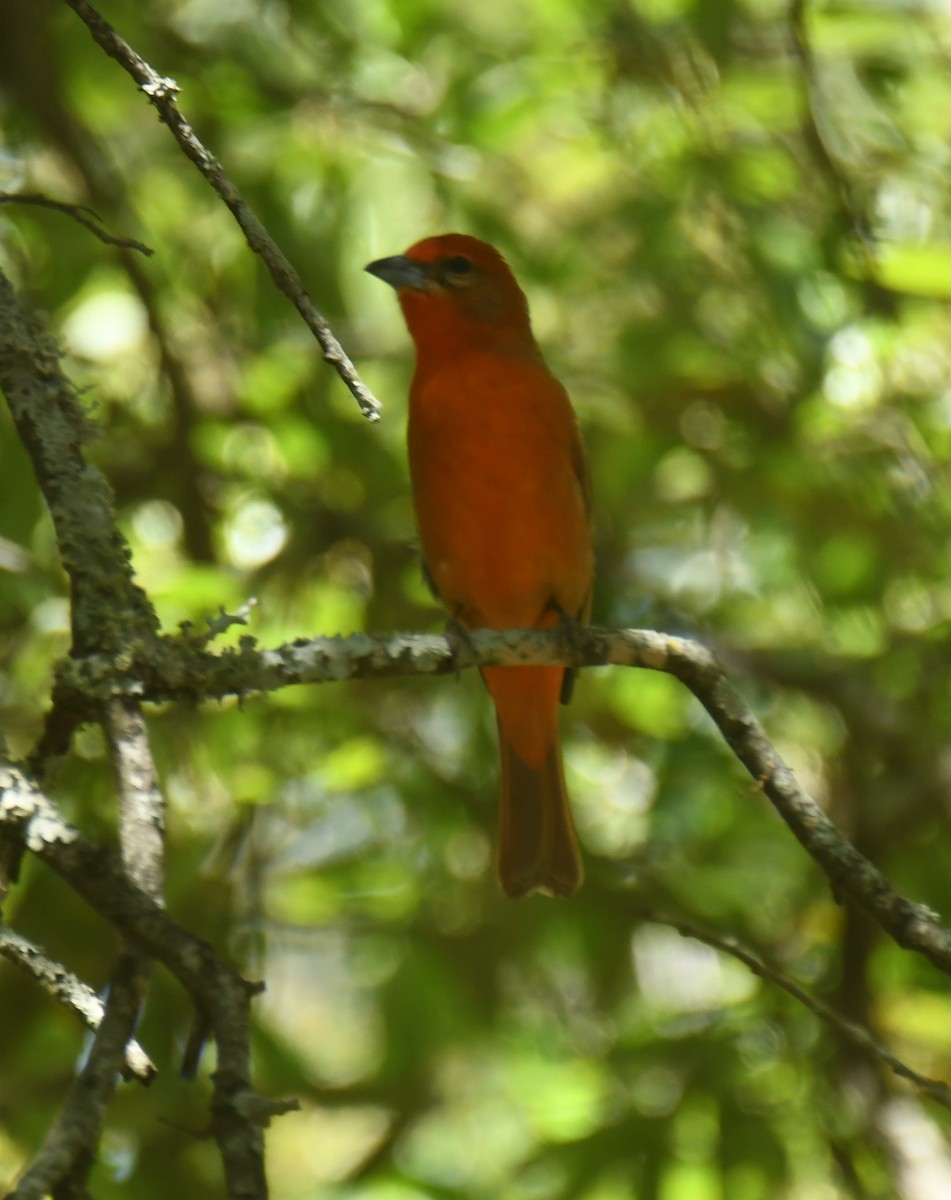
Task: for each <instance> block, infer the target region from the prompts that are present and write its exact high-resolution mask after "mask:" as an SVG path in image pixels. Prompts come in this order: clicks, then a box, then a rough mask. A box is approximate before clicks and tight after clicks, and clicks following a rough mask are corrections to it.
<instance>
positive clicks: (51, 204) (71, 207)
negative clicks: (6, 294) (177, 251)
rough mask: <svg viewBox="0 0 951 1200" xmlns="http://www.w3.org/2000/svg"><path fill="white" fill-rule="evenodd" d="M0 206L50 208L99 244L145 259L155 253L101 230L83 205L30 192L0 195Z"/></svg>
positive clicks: (135, 242) (95, 217)
mask: <svg viewBox="0 0 951 1200" xmlns="http://www.w3.org/2000/svg"><path fill="white" fill-rule="evenodd" d="M0 204H33V205H35V206H36V207H38V208H51V209H53V211H54V212H61V213H66V215H67V216H68V217H72V218H73V220H74V221H78V222H79V224H80V225H82V226H83V228H84V229H88V230H89V232H90V233H93V234H95V236H96V237H97V238H98V239H99V240H100V242H105V244H106V245H107V246H118V247H119V248H120V249H123V250H138V252H139V253H140V254H144V255H145V256H146V258H148V257H149V255H151V254H154V253H155V251H154V250H152V249H151V248H150V247H149V246H146V245H144V244H143V243H142V242H137V241H136V240H135V239H134V238H126V237H116V235H115V234H114V233H109V231H108V230H106V229H103V227H102V226H101V225H100V224H99V217H98V214H97V213H95V212H93V210H92V209H91V208H87V207H86V205H85V204H67V203H66V202H65V201H64V200H51V199H50V198H49V196H42V195H39V194H37V193H32V192H30V193H27V192H16V193H13V194H9V193H0Z"/></svg>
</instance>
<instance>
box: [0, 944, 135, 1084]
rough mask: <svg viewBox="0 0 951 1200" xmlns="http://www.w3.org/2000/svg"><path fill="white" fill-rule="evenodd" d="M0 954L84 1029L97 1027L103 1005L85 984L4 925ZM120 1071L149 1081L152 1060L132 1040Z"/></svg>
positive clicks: (103, 1010) (103, 1008)
mask: <svg viewBox="0 0 951 1200" xmlns="http://www.w3.org/2000/svg"><path fill="white" fill-rule="evenodd" d="M0 955H2V956H3V958H5V959H6V960H7V962H10V963H13V964H14V965H15V966H17V967H19V968H20V969H21V970H22V971H25V972H26V973H27V974H28V975H29V976H30V977H31V978H32V979H35V980H36V982H37V983H38V984H39V986H40V987H41V988H42V989H43V991H44V992H46V994H47V995H48V996H50V997H51V998H52V999H53V1000H55V1001H57V1003H59V1004H62V1005H63V1007H64V1008H66V1009H68V1010H69V1011H70V1012H72V1013H75V1014H76V1016H77V1017H79V1019H80V1020H81V1021H82V1022H83V1024H84V1025H85V1026H86V1027H87V1028H88V1029H92V1030H96V1029H98V1028H99V1026H100V1024H101V1023H102V1015H103V1013H104V1012H105V1005H104V1004H103V1002H102V1000H100V998H99V997H98V996H97V995H96V993H95V992H94V991H93V990H92V988H91V987H90V986H89V984H88V983H83V981H82V980H81V979H80V978H79V977H78V976H76V975H74V974H73V973H72V971H68V970H67V969H66V967H64V966H63V964H62V963H58V962H55V961H54V960H53V959H52V958H50V956H49V955H48V954H47V953H46V952H45V951H44V950H42V949H41V948H40V947H39V946H37V945H35V944H34V943H33V942H31V941H29V940H28V939H27V938H25V937H22V936H21V935H20V934H19V933H16V932H15V931H14V930H12V929H8V928H7V927H6V926H5V925H0ZM124 1074H125V1075H127V1076H128V1077H130V1078H133V1079H137V1080H138V1081H139V1082H140V1083H150V1082H151V1081H152V1079H153V1078H154V1077H155V1066H154V1064H153V1063H152V1061H151V1059H150V1058H149V1056H148V1055H147V1054H146V1053H145V1051H144V1050H143V1049H142V1047H141V1046H140V1045H139V1043H138V1042H136V1041H134V1040H133V1041H130V1042H129V1043H128V1045H127V1046H126V1048H125V1068H124Z"/></svg>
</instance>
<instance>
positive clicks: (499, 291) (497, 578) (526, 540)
mask: <svg viewBox="0 0 951 1200" xmlns="http://www.w3.org/2000/svg"><path fill="white" fill-rule="evenodd" d="M367 270H368V271H370V272H371V273H372V274H374V275H377V276H378V277H379V278H381V279H384V280H385V281H386V282H387V283H389V284H391V285H392V286H393V287H394V288H396V290H397V293H398V296H399V301H400V306H401V307H402V309H403V314H404V316H405V318H406V324H407V326H408V327H409V331H410V334H411V335H412V337H413V341H414V342H415V344H416V372H415V375H414V377H413V383H412V386H411V388H410V397H409V431H408V438H409V464H410V475H411V478H412V485H413V501H414V505H415V509H416V517H417V521H418V523H419V532H420V537H421V539H422V543H423V552H424V554H425V558H426V563H427V567H428V570H429V574H430V576H431V578H432V581H433V583H434V585H435V588H436V590H437V591H438V593H439V596H440V598H441V599H442V601H443V602H444V604H445V605H446V607H447V608H448V610H449V613H450V616H451V617H452V618H453V619H454V620H457V621H459V622H460V623H461V624H462V625H464V626H466V627H468V628H471V629H478V628H489V629H509V628H522V629H531V628H544V627H550V626H553V625H556V624H557V623H558V621H559V618H560V616H561V615H562V614H564V615H565V616H567V617H570V618H576V619H578V620H581V621H585V620H587V618H588V614H589V612H590V607H591V585H592V577H593V570H594V565H593V556H592V550H591V538H590V531H589V507H590V486H589V480H588V471H587V464H586V459H585V453H584V446H583V443H582V441H581V435H580V433H579V431H578V425H577V422H576V420H575V415H574V412H573V411H572V408H571V402H570V401H569V399H568V395H567V393H566V392H565V389H564V388H563V387H562V386H561V384H560V383H559V382H558V380H557V379H555V378H554V376H553V375H552V374H551V372H550V371H549V370H548V367H547V366H546V365H545V361H544V359H543V358H542V355H541V351H540V350H539V348H538V345H537V343H536V341H535V338H534V336H533V334H532V328H531V323H530V321H529V315H528V304H527V302H526V300H525V296H524V295H523V293H522V291H521V289H520V288H519V286H518V284H517V282H516V281H515V277H514V276H513V275H512V272H511V271H510V270H509V267H508V266H507V264H506V262H505V260H504V259H503V258H502V256H501V255H500V254H499V253H498V251H497V250H495V249H494V248H493V247H492V246H489V245H487V244H486V243H485V242H481V241H479V240H478V239H477V238H473V237H468V236H466V235H464V234H458V233H449V234H443V235H442V236H440V237H433V238H427V239H425V240H424V241H421V242H417V243H416V245H414V246H411V247H410V249H409V250H407V251H406V253H405V254H403V255H396V256H394V257H393V258H386V259H380V260H379V261H377V262H374V263H371V264H370V265H369V266H368V268H367ZM482 674H483V677H484V679H485V682H486V685H487V686H488V689H489V692H490V693H491V695H492V699H493V701H494V702H495V708H496V715H497V718H498V729H499V750H500V755H501V761H502V779H501V825H500V835H499V857H498V867H499V879H500V881H501V884H502V887H503V889H504V890H505V892H506V893H507V894H508V895H509V896H513V897H514V896H523V895H526V894H528V893H529V892H532V891H542V892H547V893H548V894H550V895H557V896H569V895H571V893H572V892H574V891H575V890H576V889H577V888H578V886H579V885H580V883H581V879H582V868H581V857H580V853H579V850H578V841H577V837H576V835H575V831H574V826H573V824H572V820H571V813H570V810H569V807H568V798H567V794H566V791H565V781H564V773H563V770H562V765H561V749H560V746H559V741H558V704H559V698H560V697H561V695H562V694H563V690H564V691H565V692H566V691H567V689H566V688H565V668H564V667H486V668H485V669H484V670H483V672H482Z"/></svg>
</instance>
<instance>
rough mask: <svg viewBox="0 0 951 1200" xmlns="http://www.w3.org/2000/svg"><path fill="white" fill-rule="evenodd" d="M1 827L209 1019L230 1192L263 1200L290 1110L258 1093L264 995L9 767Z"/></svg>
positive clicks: (2, 773) (2, 780)
mask: <svg viewBox="0 0 951 1200" xmlns="http://www.w3.org/2000/svg"><path fill="white" fill-rule="evenodd" d="M0 827H6V828H8V829H10V830H11V831H14V832H16V833H17V834H18V835H19V836H20V837H21V838H22V840H23V842H24V844H25V845H26V847H27V849H28V850H29V851H30V852H31V853H33V854H35V855H36V856H37V857H38V858H39V859H41V860H42V861H43V862H44V863H46V864H47V866H49V867H50V868H51V869H52V870H53V871H55V872H56V873H57V874H58V875H60V876H61V877H62V878H63V879H65V880H66V882H67V883H69V885H70V886H71V887H72V888H73V890H74V891H75V892H76V893H77V894H78V895H80V896H82V897H83V899H84V900H85V901H86V902H87V903H88V904H89V906H90V907H91V908H92V909H93V910H94V911H95V912H97V913H98V914H99V915H100V916H101V917H102V918H103V919H104V920H105V921H107V922H108V923H109V924H110V925H112V926H113V928H115V929H117V930H118V931H119V933H120V934H121V935H122V936H123V937H124V938H126V939H127V940H128V941H129V942H130V943H131V944H132V945H134V946H135V947H136V948H137V949H138V950H139V951H140V952H141V953H143V954H145V955H147V956H148V957H149V958H152V959H154V960H156V961H158V962H160V963H162V964H163V965H164V966H165V967H167V968H168V970H169V971H171V972H172V974H173V975H175V976H176V978H177V979H178V980H179V981H180V982H181V984H182V986H183V987H184V988H185V989H186V990H187V991H188V993H189V995H190V996H191V998H192V1000H193V1001H194V1003H195V1004H196V1005H197V1006H198V1007H199V1008H200V1009H201V1011H202V1012H203V1013H205V1014H206V1015H207V1017H208V1020H209V1024H210V1026H211V1029H212V1032H213V1034H214V1038H215V1044H216V1047H217V1052H218V1065H217V1070H216V1071H215V1074H214V1076H213V1077H212V1078H213V1084H214V1095H213V1101H212V1131H213V1133H214V1136H215V1138H216V1140H217V1142H218V1146H219V1149H220V1151H221V1157H222V1161H223V1163H224V1167H225V1179H226V1183H227V1188H228V1195H229V1196H231V1197H241V1198H242V1200H256V1198H258V1197H262V1198H263V1197H264V1196H265V1195H266V1194H267V1189H266V1183H265V1177H264V1148H263V1132H262V1129H263V1125H264V1124H266V1121H267V1118H268V1117H269V1116H270V1115H273V1114H274V1113H275V1112H277V1111H281V1110H282V1109H283V1108H286V1105H284V1104H283V1103H276V1104H273V1105H272V1104H271V1102H270V1101H268V1100H266V1099H264V1098H263V1097H260V1096H257V1095H256V1094H255V1093H254V1092H253V1090H252V1088H251V1081H250V1059H251V1052H250V1004H251V998H252V996H253V995H254V994H255V993H256V992H257V991H258V990H259V989H258V988H257V987H256V986H255V985H252V984H249V983H247V982H246V981H245V980H243V979H242V978H241V977H240V976H239V975H238V974H236V972H234V971H233V970H232V969H231V968H230V967H229V966H227V965H226V964H225V963H223V962H222V961H221V960H220V959H219V957H218V955H217V954H216V953H215V950H214V948H213V947H212V946H210V945H209V944H208V943H207V942H204V941H202V940H201V939H200V938H197V937H195V935H194V934H192V933H189V932H188V930H186V929H184V928H182V927H181V926H180V925H178V924H177V923H176V922H175V921H173V920H172V918H171V917H170V916H169V915H168V914H167V913H166V912H164V911H163V910H162V909H161V908H160V907H159V906H158V904H156V903H155V901H154V900H153V899H152V898H151V897H150V896H148V895H147V894H146V893H145V892H143V891H142V890H141V889H140V888H138V887H137V886H136V885H135V884H134V883H133V882H132V881H131V880H130V879H129V878H128V876H127V875H126V872H125V869H124V868H123V865H122V863H121V862H120V861H119V859H118V858H116V857H114V856H113V855H111V854H110V853H109V852H108V851H106V850H104V849H102V848H101V847H99V846H96V845H93V843H91V842H89V841H87V840H86V839H85V838H84V837H82V835H81V834H80V833H79V831H78V830H76V829H75V828H73V826H71V825H70V824H68V822H66V821H65V820H64V818H63V817H62V815H61V814H60V812H59V810H58V809H57V807H56V806H55V805H54V804H53V802H52V801H51V800H50V799H49V798H48V797H47V796H45V795H44V794H43V793H42V792H41V791H40V789H39V788H38V787H36V785H35V784H34V783H33V781H32V780H30V779H29V778H28V777H27V776H26V775H25V774H24V773H23V772H22V771H21V770H20V769H19V768H17V767H15V766H13V765H4V764H0ZM123 1044H124V1043H123Z"/></svg>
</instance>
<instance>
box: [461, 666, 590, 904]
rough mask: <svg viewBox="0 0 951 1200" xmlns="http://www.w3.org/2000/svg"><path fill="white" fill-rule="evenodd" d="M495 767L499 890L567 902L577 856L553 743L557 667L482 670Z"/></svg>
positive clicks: (574, 886)
mask: <svg viewBox="0 0 951 1200" xmlns="http://www.w3.org/2000/svg"><path fill="white" fill-rule="evenodd" d="M484 674H485V677H486V683H487V684H488V686H489V690H490V692H491V693H492V697H493V699H494V700H495V706H496V712H497V714H498V726H499V757H500V759H501V765H502V771H501V811H500V815H499V858H498V867H499V882H500V883H501V885H502V889H503V891H504V892H505V893H506V895H508V896H511V897H512V898H513V899H515V898H517V897H519V896H527V895H528V894H529V893H530V892H544V893H546V894H547V895H549V896H570V895H571V894H572V893H573V892H576V891H577V890H578V888H579V887H580V886H581V880H582V866H581V853H580V851H579V849H578V837H577V834H576V833H575V827H574V823H573V822H572V819H571V809H570V808H569V805H568V793H567V791H566V789H565V773H564V770H563V768H562V764H561V748H560V746H559V743H558V697H559V692H560V690H561V676H562V674H563V669H562V668H560V667H503V668H492V667H489V668H486V670H485V672H484Z"/></svg>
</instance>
